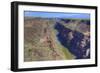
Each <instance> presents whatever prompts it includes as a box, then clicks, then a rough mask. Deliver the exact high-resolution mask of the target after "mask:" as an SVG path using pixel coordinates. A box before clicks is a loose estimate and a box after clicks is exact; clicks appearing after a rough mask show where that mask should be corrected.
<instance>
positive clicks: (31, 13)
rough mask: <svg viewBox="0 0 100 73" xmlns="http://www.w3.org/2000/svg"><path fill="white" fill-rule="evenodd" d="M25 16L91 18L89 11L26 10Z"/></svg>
mask: <svg viewBox="0 0 100 73" xmlns="http://www.w3.org/2000/svg"><path fill="white" fill-rule="evenodd" d="M24 16H28V17H43V18H72V19H90V14H88V13H67V12H66V13H64V12H39V11H24Z"/></svg>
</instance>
